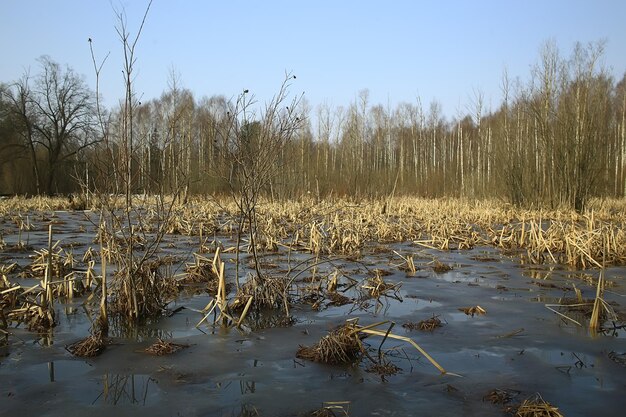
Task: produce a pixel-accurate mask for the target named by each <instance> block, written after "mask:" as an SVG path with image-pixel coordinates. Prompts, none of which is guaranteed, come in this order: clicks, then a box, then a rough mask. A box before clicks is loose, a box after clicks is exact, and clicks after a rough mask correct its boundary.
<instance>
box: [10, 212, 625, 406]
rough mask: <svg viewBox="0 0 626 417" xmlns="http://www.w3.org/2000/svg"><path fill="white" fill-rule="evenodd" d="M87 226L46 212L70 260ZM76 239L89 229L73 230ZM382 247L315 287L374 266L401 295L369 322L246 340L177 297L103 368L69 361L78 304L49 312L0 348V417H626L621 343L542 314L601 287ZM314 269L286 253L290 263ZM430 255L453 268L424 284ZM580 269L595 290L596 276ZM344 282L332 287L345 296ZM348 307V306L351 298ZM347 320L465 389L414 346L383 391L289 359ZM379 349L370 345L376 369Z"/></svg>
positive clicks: (40, 242)
mask: <svg viewBox="0 0 626 417" xmlns="http://www.w3.org/2000/svg"><path fill="white" fill-rule="evenodd" d="M90 217H91V218H92V220H93V216H92V215H90V214H89V213H87V214H83V213H68V212H59V213H55V214H54V215H52V213H47V214H46V218H52V219H55V220H57V221H58V224H55V226H54V238H55V240H60V241H61V246H62V247H64V248H69V245H70V244H71V245H73V252H74V255H75V257H76V258H77V259H79V258H81V257H82V254H83V253H84V252H85V251H86V250H87V248H88V247H89V246H91V245H93V243H92V237H93V235H94V233H93V232H94V228H93V225H92V224H91V223H90V221H89V220H88V218H90ZM39 219H43V216H42V215H38V214H31V215H30V221H31V222H32V223H33V224H34V230H32V231H30V232H28V243H29V245H32V246H33V249H39V248H42V247H45V246H46V245H47V224H48V223H47V222H46V221H44V220H39ZM0 227H2V233H3V235H4V239H5V241H6V242H7V244H9V245H13V244H15V243H17V240H18V237H17V229H16V228H15V227H14V225H12V224H11V223H10V222H5V223H3V224H2V225H1V226H0ZM79 227H82V228H83V229H84V230H85V232H84V233H80V232H78V229H79ZM22 239H23V240H25V239H26V236H24V234H23V235H22ZM218 239H220V240H221V241H222V243H224V246H227V247H228V246H231V245H232V244H233V241H232V239H231V238H230V237H229V236H218ZM197 242H198V239H197V237H187V236H177V235H173V236H168V237H167V239H166V240H165V242H164V245H163V252H162V254H171V255H176V256H177V257H178V259H179V260H180V262H178V263H177V264H175V265H174V266H173V268H174V269H176V268H178V270H179V272H180V271H181V270H182V269H181V268H182V264H183V263H184V261H185V260H187V261H191V260H192V253H193V251H194V250H195V249H196V248H197ZM94 246H95V245H94ZM379 246H380V245H379ZM389 249H390V250H389V251H388V252H382V253H380V251H376V252H377V253H373V252H372V253H368V252H367V251H366V252H364V254H363V257H362V258H361V259H359V260H358V261H354V260H352V261H351V260H347V259H341V260H337V261H335V262H334V265H330V264H327V265H323V266H320V269H319V271H318V274H320V275H325V274H327V273H329V272H331V271H332V270H334V269H335V268H336V267H339V268H340V269H341V271H342V272H343V273H344V274H345V275H347V276H349V277H350V278H352V279H354V280H357V281H359V282H360V281H361V280H364V279H365V278H367V277H369V276H372V274H371V272H370V271H371V270H373V269H380V270H382V271H385V275H384V280H385V281H386V282H390V283H397V282H402V286H401V289H400V290H399V295H400V296H401V298H402V302H399V301H396V300H393V299H390V298H384V297H383V298H381V301H382V303H381V304H380V305H378V306H377V304H376V302H375V301H372V302H370V303H369V304H370V306H369V308H367V309H355V308H354V305H352V304H348V305H344V306H329V307H328V308H325V309H322V310H321V311H314V310H312V309H311V307H310V306H309V305H306V304H301V305H296V306H294V307H293V311H292V313H293V314H294V316H295V317H296V319H297V321H296V323H295V324H294V325H293V326H291V327H276V328H266V329H261V330H255V331H248V332H242V331H238V330H235V329H230V330H223V329H219V328H212V327H211V326H208V325H202V326H201V327H200V329H201V330H198V329H196V328H195V324H196V323H197V322H198V321H199V320H200V318H201V315H200V314H199V313H198V312H196V311H194V310H199V309H202V308H203V307H204V306H205V305H206V304H207V303H208V302H209V300H210V296H209V295H207V294H203V295H195V296H192V295H183V296H181V297H180V298H179V299H178V300H176V301H175V302H174V303H172V304H171V305H170V306H169V308H170V309H174V308H176V307H179V306H183V307H186V308H185V309H183V310H181V311H179V312H178V313H176V314H174V315H172V316H171V317H163V318H161V319H160V320H158V321H156V322H153V323H150V324H148V325H145V326H143V327H141V328H139V329H135V330H134V331H121V330H120V331H117V333H116V330H115V329H113V330H112V334H113V335H114V336H116V337H114V338H113V343H112V344H111V345H110V346H108V347H107V349H106V350H105V352H104V353H103V354H102V355H100V356H98V357H96V358H90V359H87V360H86V359H81V358H76V357H74V356H72V355H71V354H69V353H68V352H67V351H66V350H65V347H66V346H67V345H69V344H71V343H73V342H75V341H77V340H79V339H82V338H84V337H85V336H87V335H88V334H89V328H90V326H91V323H90V321H89V318H88V317H87V315H86V314H85V312H84V310H83V309H82V307H81V306H82V303H83V302H84V299H81V298H76V299H74V300H73V301H72V302H68V303H65V304H63V303H58V304H57V305H56V313H57V314H56V317H57V318H58V320H59V324H58V325H57V327H55V328H54V329H53V331H52V334H51V335H49V336H47V337H42V336H41V335H37V334H34V333H31V332H29V331H27V330H24V329H22V328H21V327H20V328H12V329H10V330H11V337H10V339H9V346H7V347H4V348H0V349H1V350H0V355H3V356H2V357H0V415H2V416H15V415H35V414H36V415H39V416H47V415H49V416H53V415H59V414H60V413H68V414H69V413H71V415H102V416H105V415H106V416H109V415H112V414H115V415H118V416H123V415H137V414H144V413H149V415H154V416H173V415H177V416H195V415H215V416H239V415H241V416H244V415H246V416H252V415H262V416H296V415H299V414H303V413H305V412H307V411H310V410H314V409H319V408H320V407H321V406H322V404H323V403H324V402H328V401H346V402H349V405H348V406H346V409H349V415H351V416H407V415H437V416H461V415H463V416H501V415H503V412H502V410H501V406H499V405H492V404H490V403H489V402H485V401H483V396H485V395H486V394H487V393H488V392H489V391H491V390H493V389H496V388H497V389H512V390H517V391H520V392H521V394H520V395H519V397H518V398H517V401H518V402H521V400H522V399H524V398H526V397H528V396H530V395H532V394H534V393H535V392H539V393H541V395H542V396H543V398H544V399H545V400H547V401H549V402H550V403H552V404H553V405H555V406H557V407H559V409H560V411H561V412H562V413H563V414H564V415H565V416H568V417H571V416H591V415H603V416H621V415H623V407H624V406H626V396H624V392H626V391H625V389H626V367H623V366H621V365H619V364H617V363H615V362H613V361H612V360H610V359H609V358H608V353H609V352H611V351H615V352H619V353H623V352H625V351H626V343H625V338H624V333H623V332H622V331H618V332H617V334H615V335H612V336H607V335H597V336H592V335H590V334H589V332H588V331H587V329H586V328H580V327H578V326H576V325H574V324H572V323H571V322H567V321H564V320H563V319H561V318H560V317H559V316H557V315H556V314H554V313H553V312H551V311H550V310H548V309H547V308H546V307H545V304H546V303H549V302H550V301H551V300H555V299H557V300H558V299H559V298H560V297H564V296H565V297H573V292H572V291H569V290H568V289H569V288H572V283H576V286H577V287H578V288H580V289H581V290H582V292H583V297H584V298H593V296H594V295H595V288H594V287H593V286H592V284H591V283H590V282H587V281H585V280H584V279H580V278H577V277H576V276H580V273H578V272H575V271H568V270H566V269H563V268H558V267H557V268H555V267H554V266H552V267H550V266H543V267H542V266H526V265H522V264H521V263H520V261H519V259H518V258H516V257H507V256H503V255H501V254H500V253H498V251H496V250H493V249H491V248H476V249H473V250H469V251H450V252H438V251H431V250H425V249H423V248H420V247H417V246H412V245H411V244H394V245H389ZM392 250H396V251H398V252H399V253H401V254H403V255H408V254H412V255H413V256H414V259H415V261H416V265H417V266H418V271H417V273H416V274H415V275H414V276H411V275H407V274H406V273H405V272H404V271H401V270H400V269H399V267H398V264H399V263H400V261H401V260H400V259H399V258H398V257H397V256H395V255H394V254H393V252H392ZM32 253H33V252H32V250H31V251H26V252H15V251H5V252H3V253H2V254H0V256H1V258H0V259H2V262H3V263H10V262H18V264H20V265H22V266H23V265H27V264H28V263H29V262H30V259H29V258H28V256H29V255H30V254H32ZM308 256H309V255H307V254H292V256H291V257H292V262H295V261H293V260H294V259H299V260H302V259H305V258H306V257H308ZM434 258H436V259H438V260H439V261H441V262H443V263H445V264H448V265H450V266H452V267H453V269H452V270H451V271H449V272H446V273H441V274H438V273H435V272H433V271H432V269H431V267H430V262H432V260H433V259H434ZM223 259H224V260H225V261H226V262H227V267H226V268H227V269H226V271H227V272H226V275H227V277H233V276H234V264H233V263H232V259H233V256H232V254H226V255H224V257H223ZM485 260H486V261H485ZM264 262H267V263H273V264H276V265H277V267H276V268H274V270H275V271H279V270H283V269H286V268H287V254H286V252H282V251H281V252H279V253H272V254H267V255H266V256H264ZM272 271H273V270H271V269H270V270H268V272H270V273H272ZM585 272H586V273H587V274H588V275H590V276H592V277H596V278H597V275H598V272H597V271H585ZM276 273H278V272H276ZM625 273H626V270H625V269H624V268H611V269H609V270H608V271H607V274H606V276H607V279H609V280H611V281H613V283H614V285H613V286H612V287H611V288H610V291H609V292H607V294H606V299H607V301H609V302H613V303H615V304H616V309H617V310H620V309H622V306H621V305H622V304H623V296H621V295H620V294H623V293H624V292H625V291H624V289H623V283H624V278H623V277H624V274H625ZM310 275H311V274H303V275H302V278H306V277H310ZM11 279H12V280H13V279H15V280H19V278H17V277H15V276H11ZM347 283H348V281H347V279H346V278H342V279H340V284H343V285H347ZM537 283H540V284H547V283H549V284H553V285H552V286H546V285H537ZM357 286H358V285H357ZM341 288H345V287H341V286H340V289H341ZM355 288H356V287H355ZM346 295H347V296H349V297H354V296H355V294H354V291H352V290H351V291H348V292H346ZM476 305H480V306H481V307H483V308H484V309H485V310H486V311H487V314H486V315H476V316H474V317H471V316H468V315H466V314H465V313H463V312H461V311H459V308H463V307H470V306H476ZM433 315H435V316H438V317H439V319H440V320H441V321H442V322H443V327H441V328H438V329H436V330H435V331H433V332H421V331H410V330H407V329H405V328H403V327H402V326H401V325H402V324H404V323H407V322H418V321H420V320H424V319H428V318H430V317H432V316H433ZM353 317H358V318H359V323H360V324H363V325H367V324H371V323H375V322H378V321H382V320H390V321H393V322H395V323H396V326H395V327H394V329H393V332H394V333H396V334H399V335H403V336H409V337H411V338H412V339H413V340H415V341H416V342H417V343H419V344H420V346H422V347H423V348H424V349H425V350H426V351H427V352H428V353H429V354H430V355H431V356H433V357H434V358H435V359H436V360H437V361H438V362H439V363H440V364H441V365H442V366H443V367H444V368H446V370H448V371H450V372H453V373H456V374H460V375H462V377H457V376H453V375H440V374H439V372H438V371H437V370H436V369H435V368H434V367H433V366H432V365H431V364H430V363H429V362H428V361H427V360H426V359H425V358H423V357H421V355H420V354H419V353H418V352H417V351H416V350H415V349H414V348H413V347H412V346H410V345H409V344H407V343H403V342H400V341H397V340H387V341H386V342H385V344H384V346H383V349H384V350H386V354H387V358H388V359H389V360H391V361H392V362H393V363H394V364H395V365H397V366H399V367H400V368H401V372H400V373H399V374H397V375H394V376H389V377H386V380H385V381H382V380H381V377H380V376H379V375H377V374H373V373H369V372H367V371H366V367H367V364H366V363H365V362H364V363H363V364H361V365H360V366H345V367H337V366H328V365H323V364H317V363H312V362H307V361H303V360H300V359H296V357H295V353H296V351H297V349H298V347H299V346H300V345H308V346H310V345H312V344H314V343H315V342H317V341H318V340H319V339H320V338H321V337H322V336H324V335H325V334H326V333H327V332H328V331H329V330H330V329H332V328H334V327H336V326H337V325H340V324H342V323H344V322H345V320H346V319H348V318H353ZM520 329H523V331H520V332H519V333H517V334H515V335H510V334H511V333H513V332H515V331H519V330H520ZM507 335H509V336H508V337H505V336H507ZM157 337H161V338H162V339H167V340H171V341H173V342H175V343H180V344H186V345H189V347H188V348H186V349H183V350H181V351H179V352H178V353H175V354H173V355H168V356H161V357H156V356H151V355H148V354H146V353H145V352H143V349H145V348H146V347H148V346H149V345H151V344H152V343H153V342H154V341H155V340H156V338H157ZM380 341H381V339H380V338H377V337H370V338H368V339H366V342H367V343H368V344H369V345H370V347H371V349H372V353H373V356H375V355H376V353H377V350H378V348H379V344H380ZM600 410H601V412H600Z"/></svg>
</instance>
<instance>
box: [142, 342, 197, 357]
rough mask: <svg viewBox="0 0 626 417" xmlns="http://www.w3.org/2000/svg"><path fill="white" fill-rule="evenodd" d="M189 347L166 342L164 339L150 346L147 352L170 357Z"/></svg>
mask: <svg viewBox="0 0 626 417" xmlns="http://www.w3.org/2000/svg"><path fill="white" fill-rule="evenodd" d="M187 347H189V345H184V344H179V343H172V342H166V341H164V340H162V339H160V338H159V339H158V340H157V341H156V342H155V343H154V344H152V345H150V346H149V347H147V348H146V349H145V352H148V353H149V354H151V355H157V356H162V355H170V354H172V353H176V352H178V351H179V350H181V349H184V348H187Z"/></svg>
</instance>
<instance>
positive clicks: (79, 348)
mask: <svg viewBox="0 0 626 417" xmlns="http://www.w3.org/2000/svg"><path fill="white" fill-rule="evenodd" d="M105 347H106V340H105V338H104V337H103V336H102V334H101V333H99V332H96V333H94V334H92V335H91V336H89V337H87V338H85V339H83V340H79V341H78V342H75V343H72V344H71V345H69V346H67V348H66V349H67V350H68V351H69V352H70V353H71V354H72V355H74V356H80V357H82V358H91V357H94V356H98V355H99V354H101V353H102V352H104V349H105Z"/></svg>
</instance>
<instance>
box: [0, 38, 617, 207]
mask: <svg viewBox="0 0 626 417" xmlns="http://www.w3.org/2000/svg"><path fill="white" fill-rule="evenodd" d="M602 54H603V44H602V43H597V44H588V45H582V44H577V45H576V46H575V47H574V48H573V50H572V51H571V53H570V54H569V55H568V56H562V55H561V54H560V52H559V51H558V50H557V48H556V47H555V46H554V44H551V43H546V44H545V45H544V46H543V47H542V48H541V49H540V52H539V57H538V60H537V62H536V64H535V65H533V66H532V69H531V71H530V74H528V77H527V79H522V78H519V77H517V78H511V77H509V75H508V74H507V73H506V72H505V73H504V74H503V76H502V80H501V91H502V99H501V102H500V103H499V104H498V105H497V106H496V108H495V109H491V108H488V106H487V104H486V102H485V97H484V95H483V94H482V93H481V92H475V94H474V95H473V97H472V99H471V100H470V103H467V105H466V106H465V111H463V112H460V114H458V115H456V116H454V117H451V118H446V117H445V116H444V114H443V113H442V110H441V106H440V105H439V104H438V102H436V101H433V102H432V103H429V104H424V103H422V102H421V100H420V99H419V97H417V98H416V100H415V102H412V103H401V104H398V105H397V106H395V107H393V108H391V107H390V106H389V105H387V106H385V105H381V104H376V103H371V102H370V100H369V94H368V91H367V90H362V91H360V92H359V93H358V94H357V95H356V97H355V100H354V101H353V102H351V103H346V104H345V105H344V106H329V105H327V104H321V105H319V106H317V108H315V109H312V108H311V106H310V105H309V104H308V103H307V101H306V97H300V98H298V97H296V99H295V100H294V101H293V102H291V101H290V102H289V104H292V103H294V104H295V105H296V106H297V108H296V109H295V110H294V109H293V108H291V109H289V108H288V106H286V107H285V109H286V110H284V109H283V110H281V111H287V112H289V114H290V115H293V114H296V113H297V115H298V117H297V121H298V122H297V123H296V124H293V125H292V127H293V126H297V130H296V131H295V132H293V134H290V135H288V137H289V140H288V141H286V142H281V143H280V147H279V148H272V149H271V151H272V152H275V153H276V155H275V156H276V158H275V159H272V163H273V165H275V166H274V167H273V171H272V172H273V174H272V176H271V178H267V181H264V183H263V187H262V190H261V192H262V193H266V194H267V195H271V197H272V198H297V197H298V196H300V195H302V194H311V195H313V196H316V197H318V198H324V197H326V196H328V195H348V196H355V197H382V196H388V195H390V194H395V195H407V194H411V195H416V196H422V197H447V196H452V197H468V198H502V199H505V200H507V201H509V202H511V203H514V204H517V205H522V206H529V205H534V206H549V207H553V208H554V207H571V208H574V209H576V210H579V211H582V210H584V208H585V204H586V202H587V201H588V200H589V199H590V198H591V197H623V196H624V194H625V193H626V172H625V168H626V166H625V165H626V74H625V75H624V77H622V78H621V79H620V80H617V81H616V80H614V79H613V77H612V76H610V75H609V73H608V71H607V70H606V69H605V68H603V66H602V64H601V62H602ZM94 66H95V61H94ZM95 67H96V68H95V69H96V70H98V68H97V66H95ZM289 80H291V78H289ZM417 81H419V80H416V82H417ZM468 82H471V80H468ZM294 83H295V80H294V81H293V83H292V82H291V81H290V82H289V83H288V84H287V85H286V86H287V87H289V86H290V85H291V86H292V87H293V86H294ZM295 85H297V84H295ZM93 90H94V89H92V88H90V86H88V85H87V84H86V82H85V81H84V79H83V78H82V77H81V76H80V75H79V74H77V73H76V72H75V71H73V70H72V69H71V68H69V67H62V66H61V65H59V64H58V63H56V62H55V61H54V60H52V59H51V58H49V57H42V58H41V59H40V60H39V67H38V72H37V73H36V74H34V75H29V74H28V73H26V74H24V76H23V77H22V78H20V79H19V80H13V81H8V82H5V83H2V84H0V194H29V195H33V194H56V193H76V192H85V191H89V192H94V193H95V192H107V193H116V192H120V191H121V190H123V189H124V187H125V186H124V184H123V183H124V181H126V183H127V184H129V188H130V189H131V190H132V192H133V193H148V194H156V193H171V194H174V193H179V192H181V190H182V192H183V193H184V194H185V195H187V194H209V193H210V194H212V193H224V192H228V191H229V189H231V188H232V187H236V186H237V185H236V184H235V183H234V181H233V178H236V177H237V173H236V172H235V171H236V170H237V169H241V167H242V166H243V165H245V164H246V162H247V161H248V160H247V159H245V158H244V159H241V160H239V161H233V160H232V159H229V155H230V156H232V155H234V154H233V152H232V149H230V148H229V147H232V146H233V141H232V140H231V138H232V137H237V138H238V142H237V146H239V147H241V146H242V144H243V145H245V146H248V147H249V148H248V153H250V154H254V153H255V152H256V153H258V152H259V151H260V150H262V149H264V145H263V141H265V140H270V141H271V137H270V136H271V132H270V131H269V130H267V129H265V128H264V126H265V122H263V120H261V119H262V118H263V115H264V111H263V109H264V100H265V99H267V100H268V102H269V100H270V99H271V98H261V97H257V98H254V97H253V96H252V95H251V93H248V91H247V90H246V91H244V92H243V93H241V94H240V95H239V96H237V99H231V100H229V99H227V98H226V97H225V96H223V95H213V96H210V97H208V96H202V97H197V96H196V95H195V94H194V92H192V91H189V90H188V89H185V88H184V87H183V86H181V85H180V81H179V76H177V75H176V74H175V73H174V72H172V74H170V81H169V83H168V85H167V86H166V88H165V90H164V92H163V94H162V95H161V97H159V98H156V99H153V100H150V101H146V102H140V101H139V100H138V99H137V98H136V96H135V94H134V92H133V91H129V92H127V101H126V102H127V103H130V105H131V106H132V112H131V113H130V114H131V117H130V118H129V117H128V115H129V113H128V108H125V106H123V105H122V104H120V106H119V107H118V108H111V109H105V108H103V107H102V106H101V104H100V102H99V101H98V100H96V97H97V94H99V93H101V92H98V91H97V88H95V90H96V91H93ZM277 90H278V89H277ZM278 94H281V92H279V93H278ZM242 100H243V101H242ZM241 103H244V106H243V107H242V106H241ZM281 103H282V101H281ZM281 105H282V104H281ZM257 108H258V109H259V110H256V109H257ZM266 110H267V107H266ZM294 112H295V113H294ZM242 115H243V117H242ZM233 117H242V121H243V122H242V123H238V124H233V123H232V118H233ZM257 118H258V119H259V120H257ZM276 120H278V119H276ZM270 123H272V121H270ZM233 126H237V130H238V131H236V132H234V131H233ZM274 128H276V129H278V130H274V131H275V132H278V133H277V134H280V126H274ZM128 132H130V136H129V133H128ZM268 132H270V133H268ZM128 137H130V138H131V140H132V141H131V143H126V142H124V143H123V141H128ZM255 139H256V140H255ZM253 143H254V147H253V146H252V145H251V144H253ZM225 150H227V151H228V152H225ZM250 161H252V159H250ZM124 166H126V167H130V170H125V169H124ZM127 172H128V175H126V173H127Z"/></svg>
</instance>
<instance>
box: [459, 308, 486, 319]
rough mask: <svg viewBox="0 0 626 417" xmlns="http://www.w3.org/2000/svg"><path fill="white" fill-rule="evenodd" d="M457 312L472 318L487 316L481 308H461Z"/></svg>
mask: <svg viewBox="0 0 626 417" xmlns="http://www.w3.org/2000/svg"><path fill="white" fill-rule="evenodd" d="M459 311H462V312H463V313H465V314H467V315H468V316H472V317H474V316H476V315H478V316H482V315H483V314H487V310H485V309H484V308H482V307H481V306H471V307H461V308H459Z"/></svg>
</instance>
